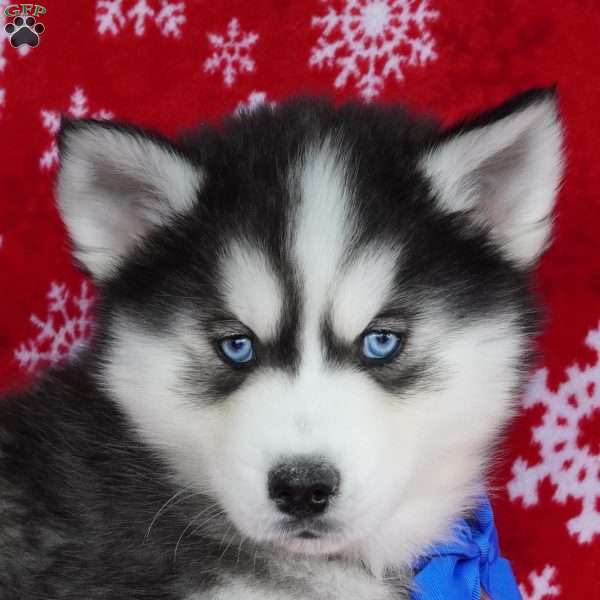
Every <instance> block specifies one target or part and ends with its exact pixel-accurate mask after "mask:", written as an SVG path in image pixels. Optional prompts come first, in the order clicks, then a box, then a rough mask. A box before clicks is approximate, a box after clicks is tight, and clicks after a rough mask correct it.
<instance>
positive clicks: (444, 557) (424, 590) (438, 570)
mask: <svg viewBox="0 0 600 600" xmlns="http://www.w3.org/2000/svg"><path fill="white" fill-rule="evenodd" d="M453 531H454V539H453V541H452V542H449V543H445V544H438V545H436V546H434V548H433V549H432V551H431V553H429V555H428V556H426V557H424V558H423V559H420V560H419V561H418V563H417V565H416V566H415V571H416V575H415V592H414V593H413V596H412V600H480V598H481V590H482V589H483V590H484V591H485V593H486V594H487V595H488V596H489V598H490V599H491V600H521V594H520V592H519V588H518V586H517V582H516V581H515V577H514V575H513V572H512V569H511V567H510V563H509V562H508V561H507V560H506V559H505V558H502V557H501V556H500V548H499V546H498V533H497V531H496V526H495V525H494V516H493V513H492V507H491V506H490V503H489V501H488V500H487V498H486V499H485V500H484V501H483V502H482V504H481V505H480V507H479V509H478V511H477V513H476V514H475V516H474V518H473V519H469V520H466V519H461V520H459V521H458V522H457V523H456V525H455V527H454V530H453Z"/></svg>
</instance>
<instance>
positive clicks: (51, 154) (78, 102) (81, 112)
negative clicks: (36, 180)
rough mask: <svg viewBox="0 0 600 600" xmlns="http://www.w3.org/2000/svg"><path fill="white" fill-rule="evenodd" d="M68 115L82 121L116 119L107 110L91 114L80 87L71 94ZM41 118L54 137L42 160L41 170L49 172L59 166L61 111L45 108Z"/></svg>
mask: <svg viewBox="0 0 600 600" xmlns="http://www.w3.org/2000/svg"><path fill="white" fill-rule="evenodd" d="M67 114H68V115H70V116H71V117H74V118H76V119H82V118H83V117H92V118H94V119H112V118H113V117H114V115H113V113H111V112H110V111H108V110H105V109H100V110H97V111H95V112H94V113H91V114H90V110H89V108H88V99H87V96H86V95H85V92H84V91H83V89H82V88H80V87H76V88H75V91H74V92H73V93H72V94H71V98H70V104H69V108H68V109H67ZM40 117H41V119H42V125H43V127H44V129H46V130H47V131H48V133H49V134H50V136H51V137H52V142H51V143H50V145H49V146H48V148H47V149H46V150H44V152H43V154H42V156H41V158H40V168H41V169H43V170H49V169H51V168H52V167H54V166H55V165H57V164H58V146H57V144H56V140H55V139H54V138H55V136H56V134H57V133H58V130H59V129H60V111H56V110H48V109H45V108H43V109H42V110H41V111H40Z"/></svg>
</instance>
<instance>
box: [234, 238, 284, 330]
mask: <svg viewBox="0 0 600 600" xmlns="http://www.w3.org/2000/svg"><path fill="white" fill-rule="evenodd" d="M222 273H223V289H224V290H225V301H226V304H227V306H228V308H229V310H230V311H231V312H232V313H233V314H234V315H235V316H236V317H237V318H238V319H239V320H240V321H241V322H242V323H243V324H244V325H246V326H247V327H250V329H252V331H254V333H256V335H257V336H258V337H259V338H261V339H263V340H267V339H270V338H272V337H273V336H274V335H275V333H276V331H277V326H278V324H279V321H280V320H281V312H282V308H283V294H282V288H281V284H280V282H279V280H278V278H277V276H276V274H275V273H274V272H273V269H272V267H271V265H270V264H269V262H268V260H267V258H266V256H265V255H264V254H263V253H262V252H261V251H260V250H259V249H257V248H255V247H251V246H249V245H246V244H243V243H241V242H234V243H233V244H231V247H230V248H229V249H228V251H227V254H226V256H224V257H223V264H222Z"/></svg>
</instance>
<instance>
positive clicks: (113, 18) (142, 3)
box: [96, 0, 186, 38]
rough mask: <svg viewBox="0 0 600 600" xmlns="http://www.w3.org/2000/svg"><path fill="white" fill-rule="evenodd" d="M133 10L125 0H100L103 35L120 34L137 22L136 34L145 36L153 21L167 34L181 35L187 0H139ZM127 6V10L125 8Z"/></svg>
mask: <svg viewBox="0 0 600 600" xmlns="http://www.w3.org/2000/svg"><path fill="white" fill-rule="evenodd" d="M128 5H129V6H130V8H129V10H126V9H124V8H123V0H97V2H96V25H97V30H98V33H99V34H100V35H107V34H110V35H113V36H116V35H118V34H119V33H121V32H122V31H123V30H124V29H125V28H126V27H127V25H128V24H129V23H132V24H133V31H134V33H135V35H137V36H138V37H141V36H143V35H145V33H146V22H147V21H150V22H153V23H154V25H155V26H156V27H157V29H158V30H159V31H160V33H161V35H163V36H164V37H175V38H178V37H181V31H182V27H183V24H184V23H185V21H186V16H185V2H169V0H160V2H158V3H157V2H152V1H150V2H149V1H148V0H137V1H136V2H135V3H133V4H132V3H131V2H130V3H129V4H128ZM124 10H126V12H124Z"/></svg>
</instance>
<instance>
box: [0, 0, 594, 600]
mask: <svg viewBox="0 0 600 600" xmlns="http://www.w3.org/2000/svg"><path fill="white" fill-rule="evenodd" d="M1 5H2V7H3V8H5V7H8V12H9V13H10V14H11V15H12V14H13V13H14V12H15V10H16V8H15V5H10V3H9V2H8V1H7V0H2V2H1ZM43 6H44V8H45V13H43V14H40V12H41V11H40V10H38V15H37V17H36V18H37V20H38V22H39V23H42V24H43V25H44V27H45V30H44V32H43V33H41V34H40V36H39V39H40V43H39V45H38V46H37V47H34V48H29V46H21V47H19V48H14V47H12V45H11V43H10V40H9V39H8V35H4V33H2V39H0V99H1V101H2V104H1V106H0V131H1V135H0V156H1V157H2V162H1V164H0V293H1V296H0V298H1V309H0V386H1V387H2V388H3V389H8V388H10V387H14V386H16V385H23V384H25V383H27V381H29V380H30V379H31V378H32V377H33V376H34V375H35V374H37V373H39V372H40V370H43V369H44V368H46V367H47V366H48V365H50V364H53V363H55V362H57V361H60V360H64V359H66V358H68V356H70V355H72V354H73V353H75V352H76V351H77V348H78V347H79V346H80V344H81V343H82V341H83V340H84V339H85V338H86V337H87V336H88V335H89V331H90V327H91V320H92V309H91V303H92V298H93V295H94V290H93V286H92V285H91V283H89V282H87V281H86V280H85V279H84V278H83V276H82V275H81V274H79V273H78V272H77V270H76V269H75V267H73V265H72V263H71V259H70V257H69V254H68V242H67V238H66V234H65V231H64V229H63V226H62V225H61V222H60V220H59V218H58V215H57V212H56V208H55V206H54V204H53V199H52V187H53V180H54V177H55V174H56V155H55V152H54V150H55V148H54V147H53V138H54V134H55V133H56V130H57V127H58V115H59V114H60V113H61V112H64V113H67V114H70V115H71V116H75V117H77V116H97V117H101V118H102V117H114V118H118V119H122V120H131V121H134V122H135V123H138V124H140V125H146V126H151V127H153V128H158V129H160V130H162V131H164V132H165V133H167V134H174V133H176V132H177V131H179V130H181V129H184V128H185V127H187V126H193V125H195V124H197V123H198V122H199V121H214V120H216V119H217V118H218V117H219V116H221V115H223V114H224V113H228V112H230V111H233V110H236V108H238V107H239V106H240V105H241V104H245V105H248V104H253V103H256V102H261V101H266V102H277V101H279V100H282V99H284V98H286V97H289V96H290V95H294V94H298V93H307V92H309V93H318V94H326V95H330V96H332V97H334V98H336V99H337V100H340V101H341V100H344V99H348V98H361V99H363V100H364V101H371V102H388V103H389V102H401V103H404V104H408V105H409V106H411V107H414V108H415V109H417V110H419V111H421V112H424V113H430V114H435V115H438V116H440V117H441V118H442V119H443V121H444V122H446V123H450V122H452V121H453V120H455V119H458V118H461V117H464V116H465V115H467V114H468V113H471V112H473V111H476V110H480V109H484V108H487V107H490V106H491V105H493V104H495V103H498V102H500V101H502V100H504V99H505V98H507V97H509V96H511V95H512V94H515V93H517V92H520V91H522V90H524V89H526V88H528V87H533V86H546V85H551V84H557V85H558V89H559V93H560V105H561V110H562V114H563V116H564V122H565V128H566V148H567V158H568V165H567V171H566V177H565V181H564V186H563V188H562V191H561V193H560V197H559V200H558V206H557V211H556V228H555V239H554V244H553V246H552V247H551V249H550V250H549V251H548V253H547V254H546V255H545V257H544V259H543V261H542V264H541V265H540V268H539V270H538V272H537V282H538V285H539V290H540V293H541V296H542V299H543V301H544V302H545V303H546V305H547V307H548V312H547V321H546V325H545V329H544V333H543V334H542V335H541V336H540V338H539V350H540V358H539V363H538V365H537V367H536V369H535V370H534V371H533V372H532V374H531V383H530V385H529V386H528V388H527V390H526V392H525V394H524V395H523V398H522V406H523V410H522V413H521V414H520V416H519V417H518V418H517V420H516V422H515V424H514V426H513V427H512V429H511V432H510V435H509V437H508V440H507V443H506V444H505V446H504V453H503V456H502V459H501V461H500V462H499V464H498V465H497V467H496V469H495V477H494V482H493V489H494V493H493V504H494V507H495V511H496V517H497V521H498V525H499V530H500V536H501V544H502V547H503V551H504V553H505V554H506V555H507V556H508V557H509V558H510V559H511V560H512V561H513V565H514V569H515V572H516V575H517V578H518V579H519V581H520V582H521V584H522V592H523V596H524V598H529V599H535V600H546V599H552V598H566V599H579V598H590V599H591V598H600V580H599V578H598V570H599V569H600V362H599V352H600V301H599V294H600V236H599V235H598V231H599V228H600V192H599V190H600V169H599V168H598V166H597V160H598V159H597V153H598V145H599V143H600V118H599V117H598V113H599V111H600V77H599V73H600V52H598V42H599V38H600V6H599V5H598V3H597V2H594V1H592V0H562V1H561V2H553V1H550V0H548V1H545V2H544V1H543V0H540V1H538V2H532V1H531V0H503V1H502V2H489V1H486V0H469V1H468V2H467V1H466V0H306V1H304V2H285V1H284V0H253V2H247V1H245V0H228V1H227V2H223V1H221V2H214V1H212V2H209V1H204V0H201V1H200V0H198V1H195V0H99V1H97V2H92V1H83V0H82V1H79V2H76V3H75V2H73V1H70V2H67V1H65V0H63V1H59V0H47V1H46V3H45V4H44V5H43ZM13 18H14V17H13V16H6V15H4V11H2V15H1V16H0V30H1V31H2V32H4V26H5V24H13ZM13 35H16V33H15V32H13ZM22 36H23V32H22V33H21V37H22ZM17 41H18V40H17ZM24 49H25V50H24Z"/></svg>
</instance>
